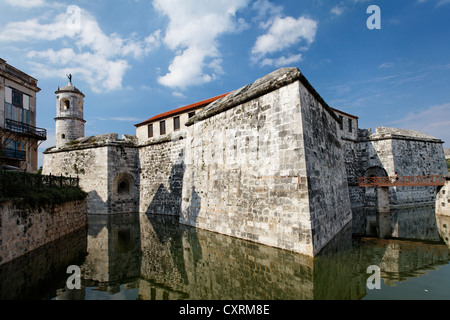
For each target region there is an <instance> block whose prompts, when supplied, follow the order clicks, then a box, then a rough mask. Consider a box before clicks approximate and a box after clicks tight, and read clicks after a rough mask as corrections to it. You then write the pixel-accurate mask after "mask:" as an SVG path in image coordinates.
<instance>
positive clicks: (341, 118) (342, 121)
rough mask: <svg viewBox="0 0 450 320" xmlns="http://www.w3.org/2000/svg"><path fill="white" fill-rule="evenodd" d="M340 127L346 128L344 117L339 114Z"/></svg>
mask: <svg viewBox="0 0 450 320" xmlns="http://www.w3.org/2000/svg"><path fill="white" fill-rule="evenodd" d="M339 129H341V130H344V117H343V116H339Z"/></svg>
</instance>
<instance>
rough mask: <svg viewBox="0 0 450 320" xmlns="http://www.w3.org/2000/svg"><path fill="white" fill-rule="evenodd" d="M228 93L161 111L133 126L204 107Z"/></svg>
mask: <svg viewBox="0 0 450 320" xmlns="http://www.w3.org/2000/svg"><path fill="white" fill-rule="evenodd" d="M228 94H229V92H228V93H225V94H221V95H220V96H217V97H214V98H209V99H206V100H203V101H199V102H196V103H193V104H190V105H187V106H184V107H181V108H178V109H175V110H172V111H168V112H165V113H161V114H159V115H157V116H154V117H153V118H150V119H148V120H145V121H144V122H141V123H138V124H135V127H140V126H143V125H145V124H149V123H152V122H155V121H158V120H162V119H165V118H168V117H172V116H175V115H177V114H180V113H185V112H189V111H191V110H195V109H198V108H202V107H205V106H207V105H208V104H210V103H211V102H214V101H216V100H219V99H220V98H223V97H225V96H227V95H228Z"/></svg>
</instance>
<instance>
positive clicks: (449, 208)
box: [436, 174, 450, 217]
mask: <svg viewBox="0 0 450 320" xmlns="http://www.w3.org/2000/svg"><path fill="white" fill-rule="evenodd" d="M445 180H446V182H445V185H444V186H443V187H442V188H439V189H438V194H437V197H436V214H437V215H441V216H448V217H450V174H447V175H446V176H445Z"/></svg>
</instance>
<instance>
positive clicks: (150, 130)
mask: <svg viewBox="0 0 450 320" xmlns="http://www.w3.org/2000/svg"><path fill="white" fill-rule="evenodd" d="M147 131H148V137H149V138H153V123H150V124H149V125H148V127H147Z"/></svg>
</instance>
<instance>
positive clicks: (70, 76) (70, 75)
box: [67, 73, 72, 83]
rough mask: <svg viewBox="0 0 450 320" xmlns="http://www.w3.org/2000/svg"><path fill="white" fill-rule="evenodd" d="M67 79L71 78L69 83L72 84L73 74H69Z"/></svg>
mask: <svg viewBox="0 0 450 320" xmlns="http://www.w3.org/2000/svg"><path fill="white" fill-rule="evenodd" d="M67 78H69V82H70V83H72V74H71V73H69V74H68V75H67Z"/></svg>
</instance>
